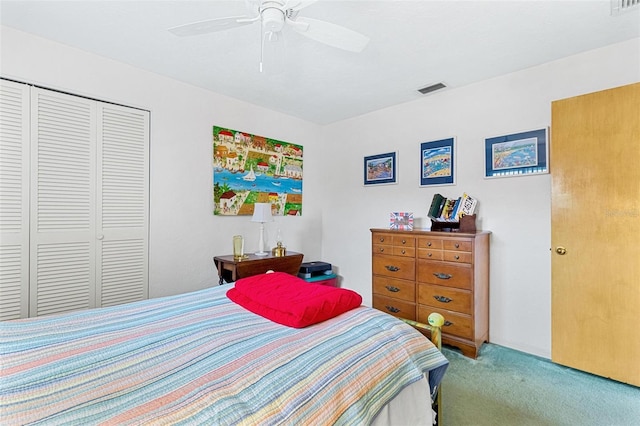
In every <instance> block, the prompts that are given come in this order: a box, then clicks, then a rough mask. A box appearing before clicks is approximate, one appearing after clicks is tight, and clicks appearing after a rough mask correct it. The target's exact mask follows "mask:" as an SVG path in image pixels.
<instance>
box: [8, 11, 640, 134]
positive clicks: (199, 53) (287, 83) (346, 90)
mask: <svg viewBox="0 0 640 426" xmlns="http://www.w3.org/2000/svg"><path fill="white" fill-rule="evenodd" d="M638 9H640V8H637V7H636V8H635V10H631V11H628V12H626V13H622V14H620V15H618V16H612V15H611V6H610V0H573V1H562V0H545V1H542V0H532V1H525V0H511V1H427V0H422V1H394V0H386V1H368V0H356V1H331V0H320V1H317V2H316V3H314V4H311V5H309V6H308V7H306V8H304V9H303V10H301V11H300V16H305V17H309V18H315V19H321V20H325V21H330V22H332V23H335V24H338V25H342V26H345V27H347V28H350V29H352V30H355V31H358V32H360V33H362V34H365V35H367V36H368V37H370V39H371V40H370V42H369V44H368V45H367V47H366V48H365V49H364V51H362V52H361V53H352V52H347V51H343V50H339V49H336V48H334V47H330V46H326V45H323V44H321V43H318V42H315V41H313V40H310V39H308V38H306V37H302V36H301V35H300V34H298V33H296V32H294V31H291V30H290V29H289V28H285V33H284V38H283V43H282V45H281V46H280V47H281V50H280V51H278V52H275V53H276V54H277V55H278V56H275V54H273V55H270V56H268V57H267V58H265V71H264V72H263V73H260V71H259V63H260V26H259V25H258V24H253V25H248V26H243V27H240V28H234V29H229V30H226V31H223V32H216V33H211V34H206V35H200V36H194V37H176V36H174V35H173V34H171V33H169V32H168V31H167V28H170V27H173V26H176V25H181V24H186V23H189V22H194V21H201V20H205V19H211V18H218V17H226V16H231V15H244V14H246V11H247V8H246V4H245V3H244V2H243V1H242V0H236V1H191V0H182V1H150V0H146V1H135V0H127V1H114V0H111V1H96V0H84V1H54V0H48V1H29V0H22V1H5V0H1V1H0V23H2V25H6V26H9V27H13V28H16V29H19V30H22V31H25V32H29V33H33V34H36V35H39V36H42V37H45V38H48V39H52V40H55V41H58V42H60V43H64V44H67V45H70V46H75V47H77V48H80V49H82V50H85V51H89V52H94V53H96V54H99V55H102V56H105V57H108V58H112V59H115V60H118V61H121V62H124V63H127V64H131V65H133V66H135V67H138V68H142V69H146V70H149V71H152V72H155V73H157V74H162V75H166V76H169V77H172V78H175V79H177V80H181V81H184V82H187V83H190V84H192V85H195V86H199V87H203V88H206V89H210V90H212V91H214V92H217V93H220V94H224V95H228V96H231V97H234V98H237V99H241V100H244V101H247V102H250V103H253V104H256V105H261V106H264V107H266V108H269V109H272V110H276V111H281V112H283V113H286V114H290V115H293V116H297V117H300V118H302V119H305V120H308V121H311V122H314V123H318V124H328V123H332V122H335V121H338V120H343V119H346V118H350V117H354V116H358V115H361V114H364V113H367V112H370V111H374V110H378V109H381V108H385V107H389V106H393V105H397V104H400V103H404V102H408V101H412V100H415V99H418V98H420V97H422V96H425V95H421V94H420V93H418V92H417V89H419V88H422V87H424V86H428V85H431V84H433V83H438V82H443V83H445V84H446V85H447V86H448V88H452V87H460V86H464V85H467V84H470V83H473V82H476V81H480V80H484V79H487V78H491V77H495V76H498V75H502V74H506V73H510V72H513V71H517V70H521V69H524V68H528V67H531V66H535V65H538V64H542V63H545V62H548V61H552V60H555V59H558V58H561V57H564V56H568V55H572V54H576V53H579V52H583V51H587V50H591V49H595V48H598V47H602V46H606V45H609V44H612V43H617V42H620V41H624V40H629V39H631V38H636V37H640V12H638ZM287 30H288V31H287ZM269 53H270V52H269V51H267V54H269ZM274 59H275V62H272V63H270V62H269V60H274ZM639 75H640V70H639ZM444 90H448V89H444ZM426 96H428V95H426Z"/></svg>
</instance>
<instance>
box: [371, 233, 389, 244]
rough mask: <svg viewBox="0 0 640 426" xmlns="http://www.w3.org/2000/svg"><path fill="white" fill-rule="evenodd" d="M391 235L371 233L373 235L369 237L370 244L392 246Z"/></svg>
mask: <svg viewBox="0 0 640 426" xmlns="http://www.w3.org/2000/svg"><path fill="white" fill-rule="evenodd" d="M393 237H394V235H393V234H386V233H381V232H375V233H373V235H372V236H371V243H372V244H374V245H375V244H381V245H387V246H390V245H393Z"/></svg>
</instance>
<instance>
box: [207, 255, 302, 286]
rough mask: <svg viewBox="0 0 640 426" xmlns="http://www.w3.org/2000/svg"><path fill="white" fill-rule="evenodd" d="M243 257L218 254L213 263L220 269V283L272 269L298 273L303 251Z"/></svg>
mask: <svg viewBox="0 0 640 426" xmlns="http://www.w3.org/2000/svg"><path fill="white" fill-rule="evenodd" d="M245 256H246V257H244V258H242V259H239V260H238V259H234V257H233V255H231V254H229V255H224V256H216V257H214V258H213V263H215V265H216V269H217V270H218V277H219V278H220V281H219V284H224V282H225V281H226V282H228V283H229V282H234V281H237V280H238V279H240V278H245V277H250V276H252V275H258V274H264V273H265V272H267V271H269V270H271V271H276V272H286V273H287V274H291V275H296V276H297V275H298V271H299V270H300V264H302V258H303V257H304V255H303V254H302V253H296V252H292V251H290V252H287V254H286V255H285V256H273V255H271V254H268V255H266V256H256V255H255V254H247V255H245Z"/></svg>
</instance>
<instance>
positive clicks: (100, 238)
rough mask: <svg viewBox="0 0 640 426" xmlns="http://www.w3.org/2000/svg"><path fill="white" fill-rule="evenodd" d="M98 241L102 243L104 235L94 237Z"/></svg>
mask: <svg viewBox="0 0 640 426" xmlns="http://www.w3.org/2000/svg"><path fill="white" fill-rule="evenodd" d="M96 238H97V239H98V240H100V241H102V240H104V235H102V234H100V235H98V236H97V237H96Z"/></svg>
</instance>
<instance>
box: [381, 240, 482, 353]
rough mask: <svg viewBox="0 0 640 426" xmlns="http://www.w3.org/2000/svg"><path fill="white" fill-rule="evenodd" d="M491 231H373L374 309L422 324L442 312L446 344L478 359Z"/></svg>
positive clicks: (443, 335) (443, 333) (444, 341)
mask: <svg viewBox="0 0 640 426" xmlns="http://www.w3.org/2000/svg"><path fill="white" fill-rule="evenodd" d="M490 235H491V233H490V232H489V231H477V232H469V233H464V232H433V231H421V230H413V231H395V230H388V229H371V243H372V292H373V307H374V308H376V309H379V310H381V311H383V312H387V313H389V314H391V315H394V316H397V317H400V318H406V319H410V320H414V321H419V322H427V317H428V316H429V314H430V313H431V312H438V313H440V314H442V315H443V316H444V317H445V324H444V326H443V328H442V342H443V343H444V344H448V345H451V346H455V347H458V348H460V350H461V351H462V353H463V354H464V355H466V356H468V357H472V358H476V357H477V356H478V351H479V350H480V347H481V346H482V344H483V343H484V342H488V341H489V239H490Z"/></svg>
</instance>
